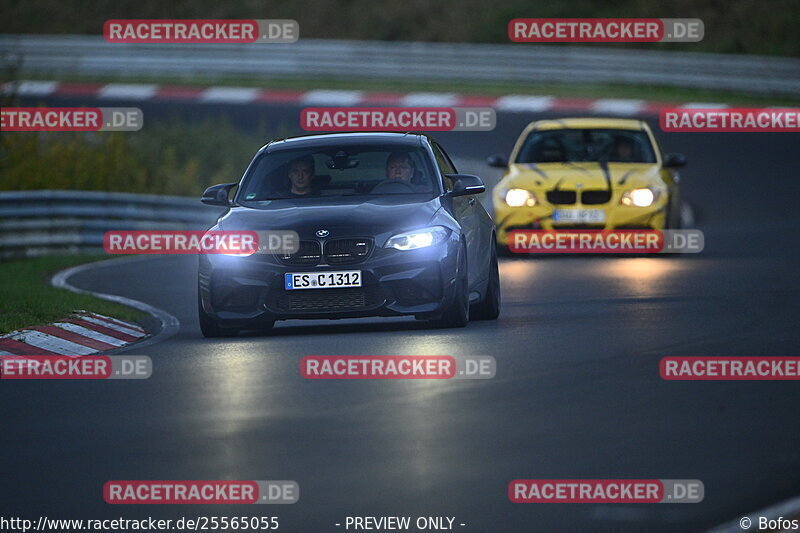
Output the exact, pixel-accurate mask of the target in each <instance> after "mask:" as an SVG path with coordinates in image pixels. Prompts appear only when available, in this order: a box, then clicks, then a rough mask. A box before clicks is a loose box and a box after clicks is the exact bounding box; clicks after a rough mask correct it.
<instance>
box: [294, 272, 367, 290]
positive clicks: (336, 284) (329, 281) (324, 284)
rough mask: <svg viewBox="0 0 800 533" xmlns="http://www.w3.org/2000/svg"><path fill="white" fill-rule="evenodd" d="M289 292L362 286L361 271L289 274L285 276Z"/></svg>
mask: <svg viewBox="0 0 800 533" xmlns="http://www.w3.org/2000/svg"><path fill="white" fill-rule="evenodd" d="M284 284H285V286H286V290H287V291H292V290H297V289H341V288H345V287H360V286H361V271H360V270H341V271H337V272H287V273H286V274H285V276H284Z"/></svg>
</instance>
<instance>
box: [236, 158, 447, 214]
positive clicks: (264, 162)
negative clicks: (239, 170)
mask: <svg viewBox="0 0 800 533" xmlns="http://www.w3.org/2000/svg"><path fill="white" fill-rule="evenodd" d="M435 176H436V175H435V173H434V170H433V168H432V166H431V165H430V158H429V157H428V154H427V152H425V151H424V150H423V149H422V148H418V147H407V146H397V145H385V144H383V145H363V146H354V145H342V146H326V147H317V148H311V149H298V150H280V151H276V152H272V153H266V154H262V155H261V156H259V158H258V159H257V160H256V161H255V163H254V164H253V165H252V167H251V169H250V171H249V173H248V175H247V177H246V178H245V181H244V185H243V188H242V192H241V193H240V195H239V201H240V202H242V203H244V204H247V203H249V202H261V201H266V200H280V199H289V198H291V199H304V198H319V197H322V196H329V197H330V196H358V195H397V194H417V195H420V194H427V195H431V194H433V193H434V192H438V189H437V188H436V187H435V183H436V181H435Z"/></svg>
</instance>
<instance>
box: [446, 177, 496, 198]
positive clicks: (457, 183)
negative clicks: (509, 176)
mask: <svg viewBox="0 0 800 533" xmlns="http://www.w3.org/2000/svg"><path fill="white" fill-rule="evenodd" d="M447 177H448V178H450V179H451V180H453V190H452V191H449V192H448V193H447V194H448V196H452V197H455V196H466V195H468V194H480V193H482V192H485V191H486V186H485V185H484V184H483V180H481V179H480V178H479V177H478V176H472V175H470V174H447Z"/></svg>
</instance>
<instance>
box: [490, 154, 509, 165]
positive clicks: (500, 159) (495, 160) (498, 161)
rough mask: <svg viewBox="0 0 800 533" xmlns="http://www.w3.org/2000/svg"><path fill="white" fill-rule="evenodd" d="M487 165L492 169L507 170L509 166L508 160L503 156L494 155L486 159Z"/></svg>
mask: <svg viewBox="0 0 800 533" xmlns="http://www.w3.org/2000/svg"><path fill="white" fill-rule="evenodd" d="M486 164H487V165H489V166H490V167H498V168H506V167H507V166H508V159H506V156H504V155H502V154H494V155H490V156H489V157H487V158H486Z"/></svg>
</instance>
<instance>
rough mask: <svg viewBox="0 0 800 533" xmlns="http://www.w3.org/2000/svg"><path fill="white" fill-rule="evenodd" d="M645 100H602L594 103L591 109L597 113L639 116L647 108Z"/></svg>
mask: <svg viewBox="0 0 800 533" xmlns="http://www.w3.org/2000/svg"><path fill="white" fill-rule="evenodd" d="M645 105H646V104H645V102H644V100H631V99H627V98H601V99H600V100H595V101H594V102H592V104H591V106H590V108H591V110H592V111H594V112H595V113H614V114H616V115H637V114H639V113H641V112H642V111H643V110H644V108H645Z"/></svg>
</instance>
